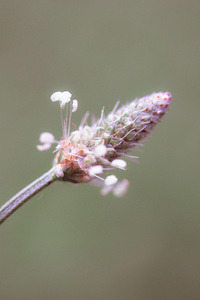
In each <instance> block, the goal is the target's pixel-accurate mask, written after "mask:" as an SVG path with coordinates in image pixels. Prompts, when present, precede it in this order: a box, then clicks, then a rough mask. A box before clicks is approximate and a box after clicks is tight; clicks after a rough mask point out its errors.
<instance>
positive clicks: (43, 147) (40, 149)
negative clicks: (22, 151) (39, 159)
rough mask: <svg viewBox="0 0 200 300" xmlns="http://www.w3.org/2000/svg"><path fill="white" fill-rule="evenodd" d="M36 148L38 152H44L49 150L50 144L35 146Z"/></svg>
mask: <svg viewBox="0 0 200 300" xmlns="http://www.w3.org/2000/svg"><path fill="white" fill-rule="evenodd" d="M36 147H37V149H38V150H39V151H45V150H49V149H50V148H51V144H49V143H46V144H43V145H37V146H36Z"/></svg>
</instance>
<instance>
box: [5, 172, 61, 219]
mask: <svg viewBox="0 0 200 300" xmlns="http://www.w3.org/2000/svg"><path fill="white" fill-rule="evenodd" d="M57 179H58V178H57V177H56V176H55V174H54V168H52V169H50V170H49V171H48V172H46V173H44V174H43V175H42V176H40V177H39V178H37V179H36V180H35V181H33V182H32V183H31V184H29V185H27V186H26V187H25V188H24V189H22V190H21V191H20V192H19V193H17V194H16V195H15V196H13V197H12V198H11V199H10V200H8V201H7V202H6V203H5V204H4V205H2V207H0V224H2V223H3V222H4V221H5V220H6V219H7V218H8V217H9V216H10V215H11V214H12V213H14V212H15V211H16V210H17V209H18V208H19V207H20V206H22V205H23V204H24V203H25V202H26V201H27V200H29V199H31V198H32V197H33V196H34V195H35V194H37V193H38V192H40V191H41V190H43V189H44V188H45V187H47V186H48V185H50V184H51V183H52V182H54V181H56V180H57Z"/></svg>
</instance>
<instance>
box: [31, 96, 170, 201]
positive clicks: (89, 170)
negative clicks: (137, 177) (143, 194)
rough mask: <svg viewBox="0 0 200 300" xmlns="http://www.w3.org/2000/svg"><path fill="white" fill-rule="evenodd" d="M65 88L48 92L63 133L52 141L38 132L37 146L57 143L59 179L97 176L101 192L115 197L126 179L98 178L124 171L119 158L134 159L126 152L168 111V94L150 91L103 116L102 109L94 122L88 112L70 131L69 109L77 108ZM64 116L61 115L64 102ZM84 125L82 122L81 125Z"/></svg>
mask: <svg viewBox="0 0 200 300" xmlns="http://www.w3.org/2000/svg"><path fill="white" fill-rule="evenodd" d="M71 96H72V95H71V93H70V92H68V91H64V92H55V93H53V94H52V95H51V100H52V101H53V102H55V101H58V102H59V103H60V108H61V121H62V130H63V136H62V139H61V140H60V141H55V139H54V136H53V135H52V134H50V133H48V132H44V133H42V134H41V135H40V142H41V143H42V145H39V146H37V148H38V150H40V151H43V150H47V149H49V148H50V147H51V145H52V144H53V143H57V146H56V150H55V152H57V153H56V156H55V159H54V165H55V171H54V173H55V175H56V176H57V178H58V179H59V180H62V181H71V182H73V183H84V182H94V179H98V180H99V182H100V183H101V185H102V194H104V195H105V194H107V193H108V192H110V191H112V192H113V194H114V195H115V196H123V195H124V194H125V193H126V191H127V190H128V186H129V182H128V180H127V179H124V180H122V181H121V182H118V179H117V177H116V176H115V175H113V174H112V175H108V176H107V177H106V178H104V177H102V176H101V177H100V176H99V174H103V175H104V173H105V172H107V171H109V170H113V169H114V168H118V169H122V170H125V169H126V166H127V163H126V161H125V160H123V159H121V158H120V157H122V156H123V158H126V157H127V158H136V157H135V156H131V155H127V154H126V153H127V152H128V151H131V150H132V149H133V148H136V147H138V146H139V145H141V140H143V139H144V138H145V137H146V136H147V135H148V134H149V133H151V131H152V129H153V128H154V127H155V125H156V124H157V123H158V122H159V121H160V120H161V118H162V117H163V116H164V114H165V113H166V112H167V111H168V109H169V106H170V103H171V94H170V93H168V92H165V93H164V92H160V93H153V94H151V95H149V96H145V97H143V98H140V99H136V100H134V101H132V102H131V103H129V104H126V105H123V106H122V107H120V108H118V109H117V107H118V105H119V102H117V104H116V105H115V107H114V109H113V111H112V112H111V113H110V114H109V115H108V116H107V117H106V116H105V115H104V109H103V110H102V112H101V116H100V118H99V120H97V122H93V123H92V124H91V126H89V125H87V124H86V122H87V118H88V114H86V115H85V117H84V118H83V120H82V122H81V125H80V126H79V128H78V129H76V130H74V131H72V133H70V125H71V117H72V112H75V111H76V110H77V108H78V101H77V100H76V99H74V100H73V101H72V102H70V101H71ZM68 103H70V109H68V107H66V115H65V114H64V116H65V117H63V109H64V108H65V105H68ZM85 124H86V125H85Z"/></svg>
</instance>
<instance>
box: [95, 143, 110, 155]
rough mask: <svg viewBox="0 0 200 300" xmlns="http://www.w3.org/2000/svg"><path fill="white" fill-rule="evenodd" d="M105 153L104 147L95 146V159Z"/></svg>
mask: <svg viewBox="0 0 200 300" xmlns="http://www.w3.org/2000/svg"><path fill="white" fill-rule="evenodd" d="M106 152H107V148H106V146H105V145H98V146H96V147H95V149H94V155H95V156H96V157H100V156H103V155H105V154H106Z"/></svg>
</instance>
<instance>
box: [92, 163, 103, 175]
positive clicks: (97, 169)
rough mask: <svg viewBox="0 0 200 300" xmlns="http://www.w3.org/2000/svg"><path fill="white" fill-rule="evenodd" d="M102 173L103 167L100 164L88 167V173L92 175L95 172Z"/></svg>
mask: <svg viewBox="0 0 200 300" xmlns="http://www.w3.org/2000/svg"><path fill="white" fill-rule="evenodd" d="M100 173H103V167H102V166H99V165H98V166H93V167H91V168H90V169H89V175H90V176H94V175H96V174H100Z"/></svg>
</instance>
